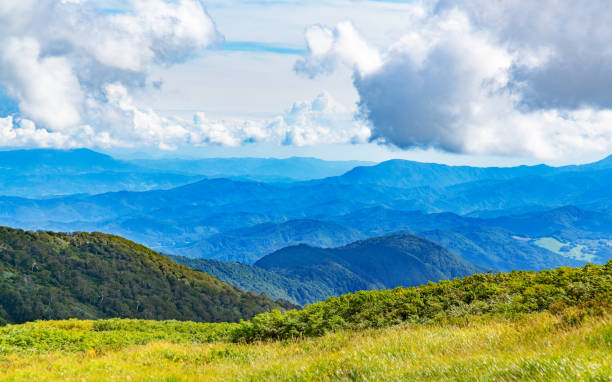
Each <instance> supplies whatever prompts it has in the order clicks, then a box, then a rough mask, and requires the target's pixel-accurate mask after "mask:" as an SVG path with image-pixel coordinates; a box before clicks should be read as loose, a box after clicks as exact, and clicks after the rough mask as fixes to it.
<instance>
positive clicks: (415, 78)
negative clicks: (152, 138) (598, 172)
mask: <svg viewBox="0 0 612 382" xmlns="http://www.w3.org/2000/svg"><path fill="white" fill-rule="evenodd" d="M611 17H612V10H610V7H609V6H608V5H607V4H606V2H604V1H586V0H585V1H572V2H570V1H561V2H559V1H556V0H546V1H543V2H538V3H533V4H531V3H527V4H526V3H525V2H517V1H513V0H507V1H496V2H490V1H485V0H461V1H446V0H441V1H438V2H437V3H436V2H431V3H427V4H425V3H415V4H414V5H413V8H412V11H408V12H407V14H406V19H407V24H408V25H410V30H409V32H408V33H406V34H405V35H404V36H401V38H399V39H398V40H397V41H396V42H395V43H394V44H392V45H391V46H389V47H387V48H386V49H385V50H384V51H383V52H382V53H379V51H376V50H374V49H370V51H369V53H367V52H368V49H363V47H364V46H368V44H367V42H365V40H363V39H362V37H360V36H359V35H358V34H357V35H355V34H353V37H354V38H355V39H360V40H361V42H360V43H355V42H354V43H352V44H351V45H350V46H352V47H353V49H352V50H351V49H349V51H348V52H347V51H342V53H339V52H338V50H336V49H334V48H333V47H335V46H336V45H337V44H339V41H340V40H341V37H340V36H341V35H342V32H339V30H340V25H339V26H338V27H337V28H335V29H329V28H325V27H321V26H315V27H313V28H314V29H312V31H314V32H312V35H310V36H309V33H308V32H307V34H306V39H307V42H308V46H309V54H308V55H307V56H306V57H305V58H304V59H302V60H300V61H298V62H297V63H296V67H295V68H296V70H297V71H298V72H304V73H306V74H307V75H309V76H315V75H318V74H324V73H329V72H331V71H333V70H334V68H336V67H338V65H347V64H348V65H351V66H352V67H354V68H355V75H354V85H355V87H356V89H357V91H358V93H359V96H360V102H359V115H360V116H361V117H362V118H364V120H367V121H368V122H369V123H370V124H371V126H372V136H371V139H372V140H378V141H379V142H384V143H388V144H392V145H395V146H399V147H402V148H413V147H437V148H441V149H443V150H447V151H451V152H465V153H485V154H508V155H517V154H522V155H525V154H526V155H533V156H538V157H547V158H551V157H559V156H562V155H566V154H568V153H574V154H575V153H577V152H582V153H584V152H589V151H595V150H597V151H602V150H610V149H612V127H611V124H610V123H611V122H612V120H610V115H611V113H612V93H611V92H610V91H609V89H610V87H611V85H612V48H611V47H610V44H609V36H610V35H611V34H612V25H611V24H610V23H609V21H608V20H610V19H611ZM342 25H343V27H342V28H343V29H346V30H354V28H348V27H346V26H345V25H346V23H344V24H342ZM309 31H310V30H309ZM313 36H314V37H313ZM351 51H352V53H353V54H351V53H350V52H351ZM366 57H369V59H368V58H366ZM363 62H376V63H377V64H376V65H370V66H368V68H369V69H368V70H365V69H364V66H363V65H362V64H361V65H360V64H359V63H363Z"/></svg>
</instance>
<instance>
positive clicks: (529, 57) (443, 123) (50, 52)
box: [0, 0, 612, 165]
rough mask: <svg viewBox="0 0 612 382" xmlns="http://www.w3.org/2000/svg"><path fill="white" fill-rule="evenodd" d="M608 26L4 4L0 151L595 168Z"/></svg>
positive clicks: (552, 16)
mask: <svg viewBox="0 0 612 382" xmlns="http://www.w3.org/2000/svg"><path fill="white" fill-rule="evenodd" d="M611 19H612V9H611V8H610V7H609V6H608V4H607V2H606V1H600V0H588V1H587V0H575V1H569V0H542V1H540V2H532V1H518V0H499V1H494V2H493V1H490V0H452V1H451V0H431V1H419V0H414V1H399V0H395V1H365V0H321V1H299V0H255V1H239V0H210V1H206V0H203V1H199V0H172V1H170V0H168V1H165V0H132V1H117V0H4V1H2V2H1V3H0V147H5V148H8V147H53V148H74V147H89V148H93V149H97V150H101V151H104V152H108V153H111V154H115V155H117V156H122V157H130V156H143V155H150V156H167V157H212V156H220V157H226V156H264V157H270V156H271V157H288V156H314V157H320V158H323V159H334V160H339V159H360V160H371V161H381V160H386V159H390V158H405V159H413V160H420V161H433V162H442V163H451V164H472V165H514V164H534V163H542V162H545V163H549V164H567V163H584V162H589V161H594V160H597V159H600V158H603V157H605V156H607V155H609V154H610V153H612V92H610V91H609V89H612V44H611V41H610V40H611V37H610V36H612V30H611V29H612V24H610V23H609V20H611Z"/></svg>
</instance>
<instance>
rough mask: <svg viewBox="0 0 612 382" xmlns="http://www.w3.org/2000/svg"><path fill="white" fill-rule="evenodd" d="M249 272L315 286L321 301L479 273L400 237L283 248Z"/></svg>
mask: <svg viewBox="0 0 612 382" xmlns="http://www.w3.org/2000/svg"><path fill="white" fill-rule="evenodd" d="M255 266H257V267H260V268H263V269H266V270H268V271H272V272H275V273H277V274H280V275H283V276H285V277H287V278H290V279H294V280H299V281H301V282H316V283H317V284H318V285H319V286H320V289H321V291H322V293H323V294H326V295H325V296H321V297H327V296H331V295H340V294H343V293H349V292H354V291H357V290H366V289H383V288H395V287H398V286H413V285H419V284H425V283H427V282H428V281H438V280H447V279H452V278H454V277H460V276H465V275H469V274H472V273H475V272H478V271H481V270H483V268H480V267H478V266H475V265H472V264H470V263H468V262H466V261H464V260H462V259H460V258H459V257H457V256H455V255H454V254H452V253H450V252H449V251H447V250H446V249H444V248H442V247H440V246H439V245H437V244H435V243H433V242H431V241H429V240H426V239H422V238H420V237H417V236H413V235H408V234H403V235H391V236H383V237H377V238H372V239H367V240H362V241H358V242H355V243H352V244H349V245H346V246H343V247H338V248H318V247H311V246H308V245H298V246H293V247H287V248H284V249H281V250H279V251H276V252H274V253H272V254H270V255H268V256H265V257H264V258H262V259H260V260H258V261H257V262H256V263H255Z"/></svg>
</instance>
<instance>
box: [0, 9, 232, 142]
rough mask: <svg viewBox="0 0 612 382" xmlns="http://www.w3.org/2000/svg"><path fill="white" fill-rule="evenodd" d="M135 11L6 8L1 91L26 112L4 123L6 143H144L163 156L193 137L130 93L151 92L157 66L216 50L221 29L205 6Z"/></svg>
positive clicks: (0, 15)
mask: <svg viewBox="0 0 612 382" xmlns="http://www.w3.org/2000/svg"><path fill="white" fill-rule="evenodd" d="M126 9H127V11H126V12H125V13H106V12H103V11H101V10H99V9H97V8H96V7H95V3H94V2H90V1H86V0H82V1H75V0H71V1H66V0H38V1H31V0H7V1H2V2H1V3H0V86H2V88H3V89H5V91H6V93H7V94H8V95H9V96H11V97H13V98H14V99H15V100H16V101H17V104H18V107H19V114H18V115H15V116H11V117H9V118H10V119H6V118H5V119H3V127H2V128H3V130H2V135H1V136H0V137H1V138H2V141H0V144H2V145H10V144H23V145H37V146H46V145H49V146H56V147H65V146H74V145H82V146H86V145H93V144H102V145H105V146H108V145H121V144H128V143H129V142H133V141H131V140H133V139H134V138H141V139H143V141H142V144H145V145H147V144H156V145H159V146H160V147H163V146H164V145H165V142H166V141H176V140H177V137H182V138H185V137H186V136H187V135H188V134H187V133H186V131H185V128H184V127H181V126H180V125H179V124H177V123H168V122H167V121H165V120H164V119H163V118H161V117H159V116H158V115H157V114H156V113H154V112H152V111H150V110H146V109H144V110H141V109H139V108H138V107H136V106H135V105H134V104H133V102H132V100H131V98H130V97H129V92H130V91H131V90H133V89H134V88H138V87H142V86H143V85H144V84H145V83H146V81H147V77H148V72H149V70H150V68H151V66H152V65H155V64H161V65H171V64H173V63H176V62H180V61H182V60H185V59H187V58H189V57H190V56H191V55H194V54H196V53H197V52H198V51H199V50H201V49H203V48H206V47H207V46H209V45H211V44H213V43H214V42H215V41H217V40H218V39H219V38H220V37H219V34H218V32H217V31H216V28H215V25H214V22H213V21H212V19H211V18H210V17H209V16H208V14H207V13H206V11H205V9H204V7H203V5H202V4H201V3H200V1H199V0H176V1H164V0H132V1H129V2H126ZM28 134H31V137H30V138H27V137H26V136H27V135H28ZM45 140H46V141H45Z"/></svg>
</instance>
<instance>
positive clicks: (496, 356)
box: [0, 312, 612, 381]
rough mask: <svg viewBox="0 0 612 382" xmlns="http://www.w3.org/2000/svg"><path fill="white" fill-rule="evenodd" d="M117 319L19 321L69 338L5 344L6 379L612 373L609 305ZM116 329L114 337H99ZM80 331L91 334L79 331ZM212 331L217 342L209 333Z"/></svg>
mask: <svg viewBox="0 0 612 382" xmlns="http://www.w3.org/2000/svg"><path fill="white" fill-rule="evenodd" d="M114 322H115V323H117V325H116V326H115V327H114V328H113V327H112V325H110V326H109V325H107V326H106V327H103V328H98V329H100V331H96V330H94V326H95V322H91V321H55V322H38V323H31V324H26V325H16V326H9V327H7V328H3V329H0V331H5V333H4V334H5V335H7V333H9V332H10V334H11V335H12V336H15V335H16V334H15V333H16V332H15V330H17V329H21V330H23V333H24V334H25V333H32V332H35V331H36V329H37V328H39V329H40V331H41V333H45V332H48V331H49V330H51V329H53V330H56V331H55V332H54V333H55V334H58V333H59V332H64V334H63V335H64V337H63V338H64V339H65V341H64V340H62V341H64V342H61V343H55V344H53V343H52V344H51V345H50V346H48V347H47V348H46V349H45V348H40V347H36V346H34V345H32V346H30V345H28V344H23V345H21V346H19V345H17V344H13V345H12V346H6V345H5V346H4V347H3V350H1V351H0V380H7V381H43V380H44V381H47V380H61V381H84V380H85V381H127V380H131V381H234V380H238V381H275V380H279V381H285V380H286V381H301V380H305V381H310V380H321V381H326V380H351V381H352V380H358V381H404V380H415V381H427V380H434V381H437V380H457V381H499V380H501V381H513V380H540V381H549V380H567V381H575V380H590V381H610V380H612V377H611V375H612V320H611V319H610V316H608V315H604V316H599V317H587V318H586V319H585V320H584V321H582V322H580V321H579V320H578V321H574V320H572V319H571V317H570V319H568V318H567V317H565V318H563V317H559V316H554V315H551V314H550V313H547V312H543V313H534V314H526V315H522V316H520V317H518V318H515V319H513V320H507V319H503V318H495V317H488V318H487V317H473V318H471V319H469V320H467V321H466V322H465V323H463V324H461V325H456V324H455V325H451V324H402V325H399V326H393V327H389V328H385V329H368V330H362V331H348V330H341V331H337V332H332V333H328V334H326V335H324V336H322V337H318V338H307V339H296V340H287V341H270V342H255V343H250V344H244V343H242V344H241V343H230V342H225V341H224V340H223V339H222V338H223V330H221V332H220V334H219V333H217V332H215V334H214V335H211V336H210V337H206V335H205V334H203V333H209V334H210V333H212V332H211V330H212V327H201V328H200V327H199V326H198V325H206V324H192V323H188V324H186V325H187V326H185V327H183V326H182V324H180V323H176V322H173V323H169V325H170V326H172V325H174V327H175V329H176V330H175V332H174V333H172V332H171V331H169V330H167V331H166V334H167V335H166V336H164V335H163V334H161V332H163V331H164V330H163V328H164V325H166V323H155V322H150V327H149V328H148V329H146V330H140V329H138V330H137V331H136V332H135V333H134V332H133V331H131V330H129V326H130V325H133V326H134V327H138V328H142V327H143V325H145V326H146V324H147V322H146V321H126V323H127V325H123V321H114ZM166 328H168V327H166ZM102 329H103V330H102ZM200 329H201V330H200ZM53 330H51V331H52V332H53ZM7 331H8V332H7ZM177 331H178V332H180V333H182V334H180V335H177V334H176V332H177ZM190 331H191V334H189V332H190ZM66 333H68V334H69V333H72V334H73V341H75V342H77V343H80V345H79V346H76V347H71V346H70V340H69V338H70V336H69V335H68V334H66ZM118 333H119V334H118ZM138 333H139V334H138ZM143 333H145V334H143ZM198 333H199V334H198ZM116 334H118V336H117V338H118V339H117V340H116V341H104V340H103V339H101V337H104V336H107V337H108V336H110V337H113V336H114V335H116ZM58 335H59V334H58ZM82 336H89V340H88V341H80V340H79V337H82ZM131 336H134V338H137V340H133V338H132V339H131ZM43 337H44V335H43ZM119 338H123V340H120V339H119ZM215 338H218V339H215ZM208 340H213V341H217V342H212V343H206V341H208ZM79 341H80V342H79ZM81 345H82V346H81Z"/></svg>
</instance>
